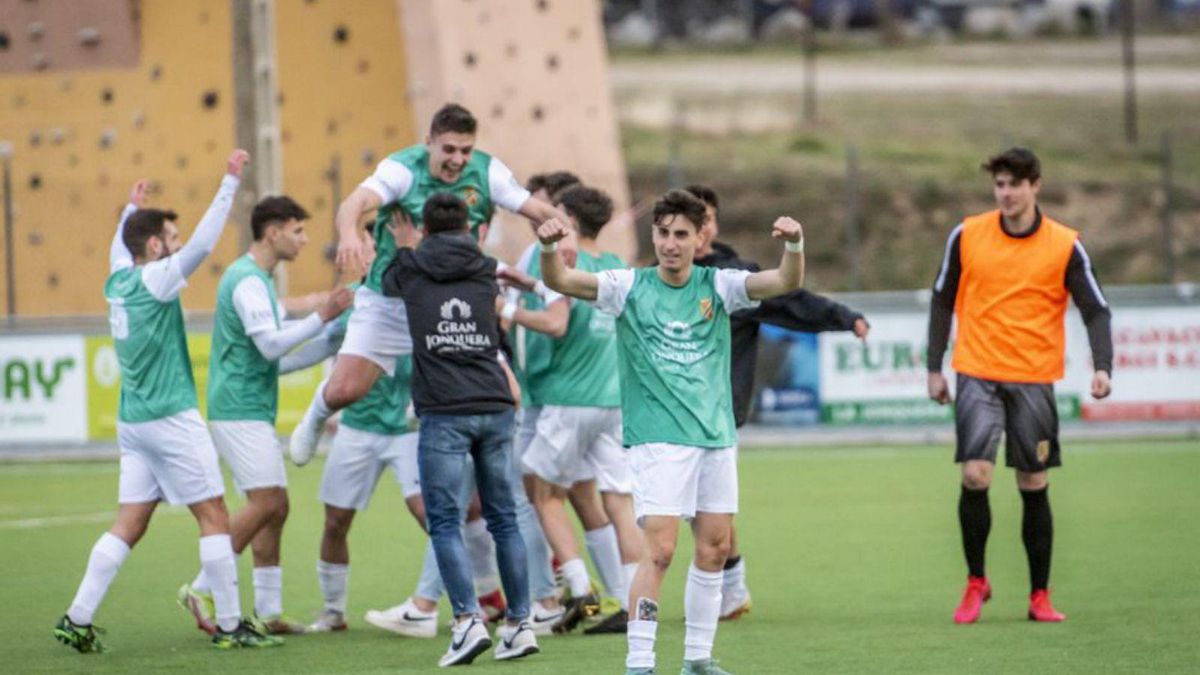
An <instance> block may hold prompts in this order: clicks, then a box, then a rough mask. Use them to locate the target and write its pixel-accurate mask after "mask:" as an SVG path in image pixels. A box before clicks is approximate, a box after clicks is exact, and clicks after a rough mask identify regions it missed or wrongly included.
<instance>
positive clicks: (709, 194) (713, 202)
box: [684, 185, 721, 211]
mask: <svg viewBox="0 0 1200 675" xmlns="http://www.w3.org/2000/svg"><path fill="white" fill-rule="evenodd" d="M684 189H685V190H687V191H688V192H690V193H692V196H693V197H695V198H696V199H699V200H700V201H702V202H704V203H705V204H708V205H709V206H711V207H713V210H714V211H715V210H717V209H719V208H721V203H720V200H718V199H717V193H716V191H715V190H713V189H712V188H710V187H708V186H707V185H689V186H687V187H685V188H684Z"/></svg>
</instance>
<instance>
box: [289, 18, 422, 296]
mask: <svg viewBox="0 0 1200 675" xmlns="http://www.w3.org/2000/svg"><path fill="white" fill-rule="evenodd" d="M350 8H352V11H351V10H350ZM275 26H276V36H277V37H276V49H277V57H278V82H279V89H280V94H279V97H278V99H277V100H278V102H279V104H280V105H279V117H280V125H281V132H280V135H281V141H282V147H283V184H284V189H285V191H286V192H287V193H288V194H290V195H291V196H292V197H294V198H295V199H297V200H298V201H299V202H300V203H301V204H303V205H304V207H305V208H306V209H308V211H309V212H310V213H311V214H312V215H313V219H312V222H311V223H310V224H309V230H310V232H309V248H310V249H311V250H306V251H305V252H304V253H303V254H302V255H301V256H300V259H298V260H297V261H296V262H295V263H292V265H291V266H290V267H289V270H288V289H289V292H292V293H300V292H309V291H314V290H320V289H325V288H329V287H330V285H331V284H332V283H333V281H334V270H333V266H332V264H331V263H330V262H329V258H328V257H327V256H326V255H325V254H326V253H327V252H328V251H330V250H331V248H330V245H331V244H332V242H333V241H334V235H333V215H334V211H335V210H336V209H337V202H338V201H339V200H340V199H341V198H343V197H345V196H346V195H347V194H349V192H350V191H351V190H353V189H354V188H355V187H356V186H357V185H358V183H359V182H361V181H362V179H363V178H365V177H366V176H367V175H369V174H370V173H371V172H372V171H374V170H375V165H376V164H378V163H379V161H380V160H381V159H383V157H385V156H387V154H388V153H390V152H391V151H392V150H395V149H397V148H400V147H403V146H405V145H409V144H411V143H413V142H414V140H415V138H416V133H415V131H414V127H413V115H412V112H411V111H410V106H409V104H408V101H407V99H406V95H405V90H406V84H407V75H406V69H405V59H404V47H403V45H402V44H401V43H400V19H399V17H398V16H397V7H396V1H395V0H355V1H354V2H353V3H347V2H336V1H329V0H325V1H323V2H308V1H307V0H286V1H279V2H276V3H275Z"/></svg>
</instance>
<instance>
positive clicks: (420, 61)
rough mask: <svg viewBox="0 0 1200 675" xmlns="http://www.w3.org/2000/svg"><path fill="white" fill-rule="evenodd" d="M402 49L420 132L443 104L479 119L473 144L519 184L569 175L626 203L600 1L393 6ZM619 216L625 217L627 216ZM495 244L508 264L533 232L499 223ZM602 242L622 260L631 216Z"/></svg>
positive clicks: (443, 1)
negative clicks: (449, 103)
mask: <svg viewBox="0 0 1200 675" xmlns="http://www.w3.org/2000/svg"><path fill="white" fill-rule="evenodd" d="M396 2H397V4H398V5H399V6H400V7H401V11H402V19H403V27H404V37H405V39H404V43H405V46H406V47H407V50H408V51H407V53H408V61H409V76H410V78H411V80H412V84H411V86H410V89H409V91H410V97H411V100H412V106H413V110H414V113H415V114H416V119H417V125H418V129H419V130H420V131H421V132H422V133H423V132H424V129H425V125H427V124H428V123H429V122H428V121H429V118H430V116H431V115H432V114H433V112H434V111H435V110H437V108H438V107H440V106H441V105H442V103H444V102H445V101H456V102H458V103H461V104H463V105H465V106H466V107H467V108H469V109H470V110H471V111H472V112H474V113H475V116H476V117H477V118H479V147H480V148H482V149H484V150H487V151H488V152H490V153H493V154H494V155H496V156H497V157H500V158H501V159H502V160H503V161H504V162H505V163H506V164H508V166H509V167H510V168H512V169H513V171H514V172H515V173H516V175H517V177H518V179H520V180H521V181H522V182H524V181H525V180H526V179H527V178H528V177H529V176H530V175H531V174H534V173H541V172H546V171H555V170H558V169H567V170H570V171H574V172H576V173H578V174H579V176H580V177H581V178H583V180H584V182H587V183H590V184H592V185H595V186H597V187H600V188H603V189H605V190H607V191H608V192H609V193H610V194H611V195H612V197H613V199H614V201H615V202H616V205H617V208H618V211H619V213H624V209H625V208H626V207H628V205H629V185H628V180H627V178H626V175H625V164H624V161H623V160H622V158H621V143H620V138H619V136H618V129H617V123H616V116H615V114H614V112H613V106H612V96H611V94H610V92H609V86H608V53H607V48H606V45H605V41H604V30H603V25H602V23H601V20H600V19H601V16H600V11H601V3H600V1H599V0H396ZM626 215H627V214H626ZM497 232H498V233H499V234H500V235H501V236H500V237H498V239H499V240H498V241H495V242H493V244H495V245H496V247H495V248H496V250H498V252H499V253H500V254H501V255H502V257H505V258H507V259H509V260H512V259H515V257H516V255H517V253H518V252H519V251H520V248H521V247H522V245H523V244H525V243H527V242H529V241H532V239H533V234H532V231H531V229H530V228H529V225H528V223H527V222H525V221H524V219H521V218H504V219H503V220H502V224H501V227H500V228H498V229H497ZM600 240H601V244H602V245H604V246H605V247H606V248H610V249H611V250H614V251H616V252H618V253H620V254H621V255H623V256H627V257H628V256H630V255H631V254H632V253H633V249H634V247H635V238H634V231H633V223H632V219H630V218H627V217H621V216H620V215H619V216H618V217H617V218H615V219H614V221H613V222H612V223H610V224H609V225H608V226H607V227H605V229H604V231H603V232H601V237H600Z"/></svg>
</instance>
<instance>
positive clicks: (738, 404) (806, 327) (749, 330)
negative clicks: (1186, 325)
mask: <svg viewBox="0 0 1200 675" xmlns="http://www.w3.org/2000/svg"><path fill="white" fill-rule="evenodd" d="M695 263H696V264H697V265H701V266H704V267H717V268H721V269H737V270H750V271H751V272H757V271H759V266H758V264H757V263H755V262H752V261H749V260H742V259H741V258H738V257H737V251H734V250H733V248H731V247H729V246H728V245H726V244H722V243H721V242H713V252H712V253H711V254H709V255H707V256H704V257H703V258H696V261H695ZM729 318H730V322H729V332H730V338H731V340H730V347H731V351H732V352H733V354H732V362H731V364H730V366H731V367H730V375H731V379H732V380H733V418H734V421H735V422H736V423H737V425H738V426H739V427H740V426H742V425H743V424H745V423H746V418H747V417H748V416H749V414H750V401H751V399H752V398H753V397H754V366H755V364H756V363H757V361H758V327H759V325H760V324H764V323H765V324H770V325H772V326H779V327H780V328H787V329H789V330H797V331H802V332H805V333H821V332H824V331H842V330H853V329H854V322H855V321H856V320H858V319H861V318H863V315H862V314H859V313H858V312H855V311H853V310H851V309H850V308H848V307H846V306H845V305H842V304H839V303H836V302H834V301H832V300H830V299H829V298H825V297H822V296H820V295H817V294H816V293H810V292H808V291H806V290H804V289H800V290H798V291H793V292H791V293H788V294H786V295H781V296H779V297H777V298H771V299H770V300H763V301H762V303H761V304H759V306H758V307H756V308H754V309H743V310H742V311H740V312H734V313H733V314H731V315H729Z"/></svg>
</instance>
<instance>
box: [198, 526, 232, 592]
mask: <svg viewBox="0 0 1200 675" xmlns="http://www.w3.org/2000/svg"><path fill="white" fill-rule="evenodd" d="M231 537H232V535H231ZM230 541H232V538H231V539H230ZM241 559H242V554H241V553H234V554H233V564H234V565H235V566H236V565H237V561H239V560H241ZM192 590H193V591H195V592H197V593H212V582H210V581H209V580H208V576H207V575H206V574H204V567H201V568H200V571H199V572H198V573H197V574H196V578H195V579H192Z"/></svg>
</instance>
